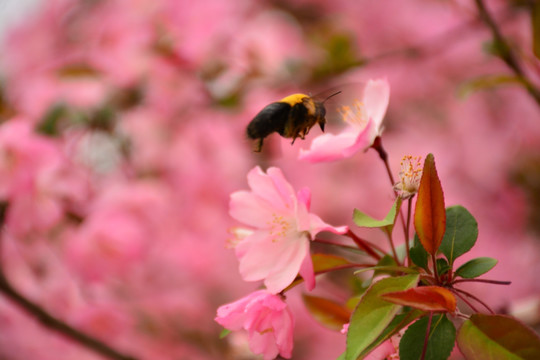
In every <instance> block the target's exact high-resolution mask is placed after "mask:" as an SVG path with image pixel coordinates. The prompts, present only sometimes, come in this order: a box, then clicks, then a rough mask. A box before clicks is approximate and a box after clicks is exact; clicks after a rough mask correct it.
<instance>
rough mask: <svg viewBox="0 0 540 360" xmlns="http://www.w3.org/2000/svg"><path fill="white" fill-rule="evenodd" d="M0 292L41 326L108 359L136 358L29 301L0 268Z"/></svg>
mask: <svg viewBox="0 0 540 360" xmlns="http://www.w3.org/2000/svg"><path fill="white" fill-rule="evenodd" d="M0 292H1V293H3V294H4V295H5V296H6V297H8V298H9V299H10V300H11V301H12V302H13V303H15V304H16V305H17V306H18V307H19V308H21V309H22V310H24V311H25V312H26V313H27V314H29V315H30V316H32V317H33V318H35V319H36V320H38V321H39V322H40V323H41V324H42V325H43V326H45V327H47V328H49V329H51V330H53V331H56V332H57V333H58V334H60V335H63V336H64V337H66V338H68V339H70V340H73V341H75V342H77V343H79V344H80V345H82V346H84V347H86V348H88V349H90V350H93V351H94V352H96V353H98V354H101V355H103V356H105V357H107V358H109V359H114V360H136V358H134V357H132V356H129V355H125V354H121V353H120V352H118V351H117V350H115V349H113V348H111V347H109V346H108V345H106V344H104V343H103V342H101V341H100V340H98V339H96V338H93V337H91V336H89V335H86V334H84V333H82V332H80V331H79V330H77V329H75V328H73V327H71V326H69V325H68V324H66V323H64V322H62V321H61V320H59V319H57V318H55V317H53V316H52V315H50V314H49V313H47V312H46V311H45V310H44V309H43V308H41V307H40V306H39V305H37V304H35V303H33V302H31V301H30V300H28V299H27V298H25V297H24V296H23V295H22V294H20V293H19V292H18V291H17V290H15V289H14V288H13V287H12V286H11V284H10V283H9V282H8V280H7V278H6V277H5V275H4V273H3V272H2V271H1V270H0Z"/></svg>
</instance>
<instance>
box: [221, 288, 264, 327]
mask: <svg viewBox="0 0 540 360" xmlns="http://www.w3.org/2000/svg"><path fill="white" fill-rule="evenodd" d="M265 294H267V292H266V291H264V290H258V291H254V292H252V293H251V294H249V295H247V296H245V297H243V298H241V299H239V300H237V301H234V302H231V303H228V304H225V305H222V306H220V307H219V308H218V309H217V316H216V318H215V321H216V322H217V323H218V324H220V325H222V326H223V327H225V328H227V329H229V330H240V329H242V328H243V326H244V322H245V321H246V314H245V308H246V306H247V305H248V304H249V303H251V302H253V301H254V300H256V299H258V298H260V297H261V296H263V295H265Z"/></svg>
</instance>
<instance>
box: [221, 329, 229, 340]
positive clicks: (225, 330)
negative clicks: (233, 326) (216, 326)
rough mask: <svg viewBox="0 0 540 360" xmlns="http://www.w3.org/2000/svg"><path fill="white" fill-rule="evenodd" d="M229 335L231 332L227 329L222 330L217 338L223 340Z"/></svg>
mask: <svg viewBox="0 0 540 360" xmlns="http://www.w3.org/2000/svg"><path fill="white" fill-rule="evenodd" d="M230 333H231V330H229V329H223V330H221V332H220V333H219V338H220V339H223V338H224V337H226V336H227V335H229V334H230Z"/></svg>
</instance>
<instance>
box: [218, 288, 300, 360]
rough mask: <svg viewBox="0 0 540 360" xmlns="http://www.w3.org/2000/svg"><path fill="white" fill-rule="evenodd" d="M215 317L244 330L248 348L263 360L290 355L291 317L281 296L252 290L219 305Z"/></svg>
mask: <svg viewBox="0 0 540 360" xmlns="http://www.w3.org/2000/svg"><path fill="white" fill-rule="evenodd" d="M215 320H216V322H218V323H219V324H220V325H222V326H223V327H225V328H226V329H229V330H241V329H245V330H247V332H248V334H249V347H250V349H251V351H253V352H254V353H255V354H262V355H263V358H264V359H265V360H270V359H274V358H275V357H276V356H277V355H278V354H279V355H281V356H282V357H284V358H286V359H289V358H290V357H291V355H292V349H293V327H294V318H293V315H292V313H291V310H290V309H289V308H288V307H287V304H286V303H285V301H283V298H282V297H281V296H278V295H273V294H271V293H269V292H268V291H266V290H259V291H255V292H253V293H251V294H249V295H247V296H245V297H243V298H242V299H240V300H237V301H235V302H232V303H229V304H226V305H223V306H220V307H219V308H218V309H217V316H216V318H215Z"/></svg>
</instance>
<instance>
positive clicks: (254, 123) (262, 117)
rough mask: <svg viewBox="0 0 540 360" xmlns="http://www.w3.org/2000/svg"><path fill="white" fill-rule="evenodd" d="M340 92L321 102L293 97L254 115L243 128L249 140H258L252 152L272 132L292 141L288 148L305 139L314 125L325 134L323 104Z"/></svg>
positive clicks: (259, 149) (304, 97)
mask: <svg viewBox="0 0 540 360" xmlns="http://www.w3.org/2000/svg"><path fill="white" fill-rule="evenodd" d="M340 92H341V91H338V92H336V93H334V94H332V95H330V96H328V97H327V98H326V99H324V100H323V101H317V100H314V99H313V98H312V97H311V96H308V95H305V94H293V95H289V96H287V97H284V98H283V99H281V100H279V101H276V102H273V103H271V104H269V105H267V106H265V107H264V108H263V109H262V110H261V111H260V112H259V113H258V114H257V115H255V117H254V118H253V120H251V122H250V123H249V125H248V126H247V129H246V134H247V137H248V138H250V139H252V140H258V141H257V144H256V147H255V149H254V151H255V152H260V151H261V149H262V145H263V140H264V138H265V137H267V136H268V135H270V134H271V133H273V132H277V133H278V134H279V135H281V136H283V137H285V138H292V143H291V145H292V144H294V141H295V140H296V139H297V138H300V139H302V140H304V138H305V136H306V135H307V134H308V132H309V130H311V128H312V127H313V126H315V124H319V126H320V128H321V130H322V131H323V132H324V125H325V124H326V117H325V116H326V109H325V107H324V102H325V101H326V100H328V99H330V98H331V97H332V96H335V95H337V94H339V93H340Z"/></svg>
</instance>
